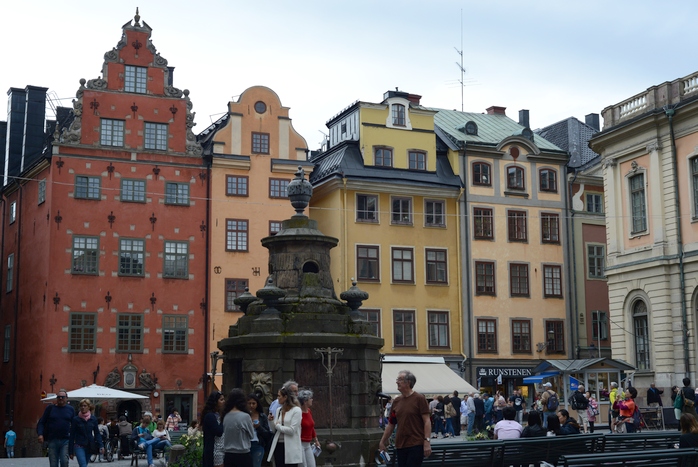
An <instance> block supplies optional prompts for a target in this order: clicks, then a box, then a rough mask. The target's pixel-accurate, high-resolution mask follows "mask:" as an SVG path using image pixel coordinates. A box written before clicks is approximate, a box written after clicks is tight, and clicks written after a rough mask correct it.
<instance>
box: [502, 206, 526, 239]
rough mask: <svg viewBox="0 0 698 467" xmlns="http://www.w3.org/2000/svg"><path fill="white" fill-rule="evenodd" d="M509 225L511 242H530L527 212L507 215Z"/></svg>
mask: <svg viewBox="0 0 698 467" xmlns="http://www.w3.org/2000/svg"><path fill="white" fill-rule="evenodd" d="M507 217H508V221H509V222H508V224H509V241H510V242H525V241H527V240H528V233H527V230H526V212H525V211H509V212H508V213H507Z"/></svg>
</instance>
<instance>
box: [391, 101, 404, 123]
mask: <svg viewBox="0 0 698 467" xmlns="http://www.w3.org/2000/svg"><path fill="white" fill-rule="evenodd" d="M392 107H393V125H395V126H405V106H404V105H402V104H393V106H392Z"/></svg>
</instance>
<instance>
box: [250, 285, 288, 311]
mask: <svg viewBox="0 0 698 467" xmlns="http://www.w3.org/2000/svg"><path fill="white" fill-rule="evenodd" d="M284 295H286V292H285V291H284V290H283V289H280V288H278V287H276V286H275V285H274V279H273V278H272V276H269V278H268V279H267V285H265V286H264V287H262V288H261V289H259V290H258V291H257V297H259V298H260V299H261V300H262V301H263V302H264V304H265V305H266V306H267V307H266V308H265V309H264V311H262V317H263V318H266V319H274V318H277V319H278V318H279V315H281V312H280V311H279V310H277V309H276V305H278V304H279V299H280V298H281V297H283V296H284Z"/></svg>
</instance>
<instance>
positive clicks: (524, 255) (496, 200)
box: [433, 107, 575, 396]
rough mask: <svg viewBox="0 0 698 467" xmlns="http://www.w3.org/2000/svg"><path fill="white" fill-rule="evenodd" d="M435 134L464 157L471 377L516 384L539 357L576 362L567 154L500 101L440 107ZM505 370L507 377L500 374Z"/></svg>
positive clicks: (483, 383) (485, 383) (460, 167)
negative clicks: (475, 108)
mask: <svg viewBox="0 0 698 467" xmlns="http://www.w3.org/2000/svg"><path fill="white" fill-rule="evenodd" d="M433 110H435V111H436V112H437V113H436V115H435V118H434V123H435V128H436V135H437V137H438V139H439V141H440V144H442V145H443V146H444V150H445V151H446V153H447V154H448V158H449V159H453V160H455V161H456V164H457V165H456V166H457V171H458V174H459V175H460V178H461V182H462V184H463V186H464V195H463V196H461V197H460V198H459V200H458V203H459V209H460V212H462V214H463V215H462V216H461V217H460V218H459V220H460V225H459V231H460V232H461V233H460V241H461V245H462V246H461V249H462V250H463V252H464V253H463V255H462V258H461V264H460V267H461V270H462V271H463V275H462V283H461V287H462V290H463V300H464V304H463V315H464V316H463V335H464V336H466V339H465V346H466V348H465V353H466V355H467V356H468V360H467V372H466V379H467V380H470V381H473V384H475V381H477V382H478V383H479V384H478V386H479V387H482V388H488V389H490V390H493V389H494V388H495V386H497V387H499V388H500V389H501V388H502V385H503V389H504V391H505V393H507V394H510V393H511V391H512V390H513V389H514V388H520V389H522V390H523V392H524V395H526V396H531V395H532V394H530V393H529V389H530V388H529V386H528V385H526V384H524V381H523V378H525V377H527V376H531V375H532V374H533V369H534V368H535V367H536V365H537V364H538V363H539V362H540V359H551V358H553V359H555V358H570V357H571V356H572V355H573V352H574V348H573V346H572V345H571V344H572V343H573V342H575V336H574V327H573V326H570V323H571V322H573V321H571V316H570V313H571V308H570V306H569V296H570V291H569V289H570V282H569V277H568V274H567V272H566V271H567V268H566V265H567V262H568V259H567V253H566V251H567V250H566V249H567V241H568V240H567V239H568V232H567V225H566V223H565V222H564V218H565V205H566V204H565V203H566V201H565V200H566V184H565V183H564V174H565V164H566V163H567V153H566V152H565V151H562V150H560V149H559V148H558V147H557V146H555V145H554V144H552V143H550V142H548V141H547V140H545V139H544V138H541V137H539V136H536V135H534V134H533V132H532V131H531V130H530V128H529V126H528V121H527V120H528V113H527V111H523V112H524V113H523V114H522V115H521V117H522V119H521V121H520V122H518V123H517V122H516V121H514V120H512V119H510V118H508V117H507V116H506V114H505V109H504V108H502V107H491V108H489V109H488V110H487V113H485V114H480V113H467V112H458V111H452V110H444V109H433ZM500 376H501V378H500Z"/></svg>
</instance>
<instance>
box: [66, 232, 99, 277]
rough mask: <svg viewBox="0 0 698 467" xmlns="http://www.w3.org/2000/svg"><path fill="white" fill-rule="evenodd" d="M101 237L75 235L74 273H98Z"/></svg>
mask: <svg viewBox="0 0 698 467" xmlns="http://www.w3.org/2000/svg"><path fill="white" fill-rule="evenodd" d="M98 257H99V237H79V236H76V237H73V269H72V271H73V274H93V275H95V276H96V275H97V258H98Z"/></svg>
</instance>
